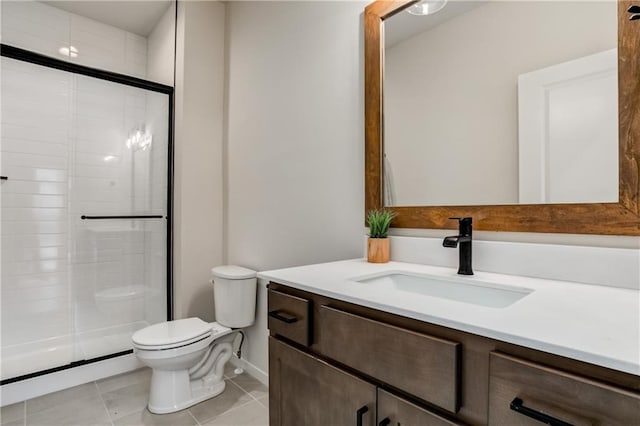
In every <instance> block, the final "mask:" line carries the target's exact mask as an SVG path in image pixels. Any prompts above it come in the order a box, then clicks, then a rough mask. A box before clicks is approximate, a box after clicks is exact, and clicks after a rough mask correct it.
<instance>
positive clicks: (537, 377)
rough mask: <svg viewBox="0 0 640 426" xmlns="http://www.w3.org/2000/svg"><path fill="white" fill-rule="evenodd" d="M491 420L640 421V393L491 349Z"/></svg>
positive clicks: (516, 424) (495, 423)
mask: <svg viewBox="0 0 640 426" xmlns="http://www.w3.org/2000/svg"><path fill="white" fill-rule="evenodd" d="M489 384H490V387H489V425H491V426H499V425H500V426H536V425H540V424H541V423H544V422H546V423H547V424H557V425H562V424H570V425H575V426H578V425H619V426H629V425H640V396H639V395H638V394H636V393H633V392H628V391H625V390H624V389H620V388H618V387H615V386H610V385H606V384H603V383H600V382H596V381H594V380H590V379H587V378H584V377H580V376H576V375H573V374H568V373H565V372H563V371H559V370H556V369H552V368H548V367H544V366H541V365H538V364H535V363H531V362H527V361H524V360H521V359H518V358H515V357H511V356H508V355H504V354H500V353H491V355H490V377H489Z"/></svg>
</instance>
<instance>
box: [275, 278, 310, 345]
mask: <svg viewBox="0 0 640 426" xmlns="http://www.w3.org/2000/svg"><path fill="white" fill-rule="evenodd" d="M268 305H269V311H268V312H269V313H268V315H269V316H268V318H269V330H270V331H271V334H272V335H278V336H282V337H285V338H287V339H289V340H292V341H294V342H296V343H299V344H301V345H304V346H309V345H310V344H311V324H310V323H311V301H310V300H307V299H303V298H301V297H296V296H292V295H290V294H286V293H282V292H280V291H277V290H272V289H269V302H268Z"/></svg>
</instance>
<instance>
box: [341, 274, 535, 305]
mask: <svg viewBox="0 0 640 426" xmlns="http://www.w3.org/2000/svg"><path fill="white" fill-rule="evenodd" d="M353 281H356V282H359V283H362V284H366V285H370V286H375V287H377V288H383V289H388V290H389V291H403V292H407V293H414V294H420V295H425V296H432V297H439V298H442V299H449V300H455V301H458V302H464V303H470V304H473V305H480V306H487V307H489V308H506V307H507V306H509V305H512V304H513V303H515V302H517V301H518V300H520V299H522V298H523V297H525V296H526V295H528V294H529V293H531V292H533V290H531V289H528V288H524V287H514V286H507V285H503V284H494V283H489V282H484V281H478V280H475V279H474V280H473V281H471V279H470V278H457V277H439V276H434V275H419V274H413V273H407V272H398V271H394V272H387V273H384V274H376V275H373V276H371V275H370V276H366V277H359V278H354V279H353ZM465 281H467V282H465Z"/></svg>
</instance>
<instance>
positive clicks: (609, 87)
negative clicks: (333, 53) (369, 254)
mask: <svg viewBox="0 0 640 426" xmlns="http://www.w3.org/2000/svg"><path fill="white" fill-rule="evenodd" d="M616 6H617V5H616V2H615V1H586V2H585V1H582V2H576V1H517V2H516V1H485V0H481V1H478V0H473V1H456V0H451V1H449V2H447V3H446V4H445V6H444V8H442V9H441V10H439V11H438V12H436V13H434V14H429V15H418V16H416V15H414V14H411V13H409V12H410V10H403V11H401V12H400V13H397V14H395V15H393V16H392V17H390V18H389V19H386V20H385V21H384V22H383V26H384V105H383V108H384V126H383V128H384V134H383V140H384V163H383V172H384V176H385V179H386V181H385V184H386V185H385V200H384V201H385V205H388V206H421V205H432V206H438V205H483V204H518V203H519V204H533V203H595V202H617V201H618V79H617V77H618V76H617V59H618V55H617V49H616V47H617V40H618V34H617V19H616V12H617V10H616ZM594 170H598V173H597V174H595V173H593V171H594Z"/></svg>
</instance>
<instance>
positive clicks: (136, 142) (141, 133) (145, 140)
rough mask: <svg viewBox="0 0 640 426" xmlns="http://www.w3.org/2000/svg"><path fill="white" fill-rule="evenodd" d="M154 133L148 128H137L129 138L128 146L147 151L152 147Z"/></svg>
mask: <svg viewBox="0 0 640 426" xmlns="http://www.w3.org/2000/svg"><path fill="white" fill-rule="evenodd" d="M152 141H153V135H152V134H151V133H147V131H146V130H136V131H135V132H133V133H132V134H131V135H130V136H129V137H128V138H127V148H129V149H131V150H133V151H138V150H142V151H146V150H147V149H148V148H150V147H151V142H152Z"/></svg>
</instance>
